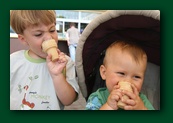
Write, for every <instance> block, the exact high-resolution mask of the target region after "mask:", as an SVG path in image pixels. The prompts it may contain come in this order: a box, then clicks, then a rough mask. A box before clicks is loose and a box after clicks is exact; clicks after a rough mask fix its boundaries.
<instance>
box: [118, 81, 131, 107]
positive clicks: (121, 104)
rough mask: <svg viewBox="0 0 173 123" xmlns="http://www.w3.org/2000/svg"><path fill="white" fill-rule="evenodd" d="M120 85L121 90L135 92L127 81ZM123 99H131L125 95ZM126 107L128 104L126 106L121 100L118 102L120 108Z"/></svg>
mask: <svg viewBox="0 0 173 123" xmlns="http://www.w3.org/2000/svg"><path fill="white" fill-rule="evenodd" d="M118 84H119V86H120V89H122V90H127V91H130V92H133V90H132V87H131V83H129V82H126V81H120V82H119V83H118ZM122 98H123V99H128V98H129V97H128V96H127V95H124V96H123V97H122ZM125 105H126V104H124V103H123V102H122V101H121V100H120V101H118V107H119V108H122V109H123V108H124V106H125Z"/></svg>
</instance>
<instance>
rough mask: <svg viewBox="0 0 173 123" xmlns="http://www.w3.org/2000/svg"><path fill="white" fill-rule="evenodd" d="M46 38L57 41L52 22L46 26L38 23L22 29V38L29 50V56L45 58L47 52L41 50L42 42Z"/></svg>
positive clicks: (54, 26)
mask: <svg viewBox="0 0 173 123" xmlns="http://www.w3.org/2000/svg"><path fill="white" fill-rule="evenodd" d="M48 39H54V40H55V41H56V42H58V35H57V31H56V25H55V24H54V23H52V24H50V25H48V26H46V25H44V24H39V25H38V26H29V27H27V28H26V29H25V30H24V33H23V35H22V40H23V41H24V42H26V43H27V44H28V46H29V49H30V50H31V52H32V54H30V55H31V57H34V58H40V57H41V58H46V56H47V54H46V53H44V52H43V51H42V46H41V45H42V42H43V41H45V40H48Z"/></svg>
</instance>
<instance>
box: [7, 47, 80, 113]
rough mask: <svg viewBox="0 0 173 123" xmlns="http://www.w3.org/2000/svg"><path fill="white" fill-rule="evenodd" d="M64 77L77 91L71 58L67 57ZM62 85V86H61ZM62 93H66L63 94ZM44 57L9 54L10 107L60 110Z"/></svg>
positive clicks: (12, 108)
mask: <svg viewBox="0 0 173 123" xmlns="http://www.w3.org/2000/svg"><path fill="white" fill-rule="evenodd" d="M66 57H67V59H68V63H67V65H66V80H67V82H69V84H70V85H71V86H72V87H73V88H74V89H75V91H76V92H77V93H79V86H78V83H77V81H76V76H75V67H74V63H73V61H72V60H71V59H70V58H69V57H68V56H66ZM60 86H61V85H60ZM64 96H65V95H64ZM63 108H64V106H63V105H62V104H61V102H60V101H59V100H58V97H57V95H56V92H55V89H54V85H53V81H52V78H51V76H50V74H49V71H48V68H47V65H46V60H45V59H33V58H31V57H30V56H29V55H28V51H24V50H21V51H17V52H15V53H13V54H11V55H10V110H30V109H32V110H61V109H63Z"/></svg>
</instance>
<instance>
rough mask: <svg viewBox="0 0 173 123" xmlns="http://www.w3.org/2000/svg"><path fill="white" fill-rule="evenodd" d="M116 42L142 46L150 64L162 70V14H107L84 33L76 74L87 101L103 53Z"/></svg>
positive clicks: (137, 12) (150, 11) (124, 12)
mask: <svg viewBox="0 0 173 123" xmlns="http://www.w3.org/2000/svg"><path fill="white" fill-rule="evenodd" d="M116 40H128V41H133V42H135V43H137V44H139V45H140V46H141V47H142V48H143V49H144V50H145V51H146V53H147V55H148V61H149V62H151V63H154V64H156V65H158V66H160V11H158V10H108V11H106V12H104V13H103V14H101V15H100V16H98V17H97V18H95V19H94V20H93V21H92V22H91V23H89V24H88V26H87V27H86V28H85V29H84V31H83V33H82V35H81V37H80V39H79V43H78V47H77V50H76V70H77V75H78V80H79V86H80V88H81V92H82V94H83V96H84V97H88V96H89V95H90V94H91V92H92V89H91V86H93V84H92V83H94V82H89V81H88V80H87V78H89V77H90V76H91V75H92V72H93V71H94V70H95V66H96V65H97V63H98V59H100V56H101V54H102V52H103V51H104V50H105V49H106V48H107V47H108V46H109V45H110V44H111V43H113V42H114V41H116Z"/></svg>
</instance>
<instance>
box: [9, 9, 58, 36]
mask: <svg viewBox="0 0 173 123" xmlns="http://www.w3.org/2000/svg"><path fill="white" fill-rule="evenodd" d="M40 23H43V24H45V25H49V24H52V23H55V24H56V13H55V11H54V10H11V11H10V25H11V27H12V28H13V30H14V31H15V32H16V33H17V34H23V31H24V30H25V29H26V27H28V26H37V25H38V24H40Z"/></svg>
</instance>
